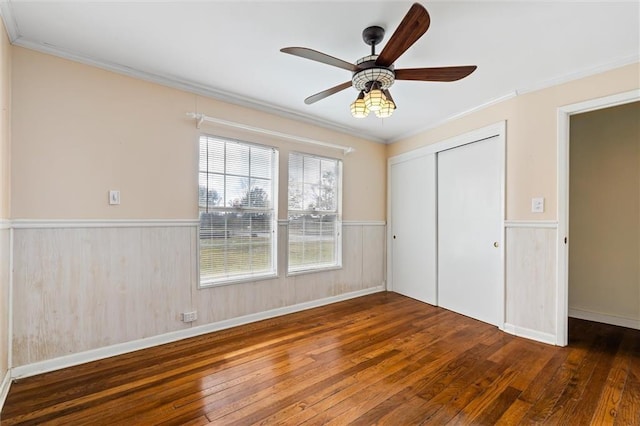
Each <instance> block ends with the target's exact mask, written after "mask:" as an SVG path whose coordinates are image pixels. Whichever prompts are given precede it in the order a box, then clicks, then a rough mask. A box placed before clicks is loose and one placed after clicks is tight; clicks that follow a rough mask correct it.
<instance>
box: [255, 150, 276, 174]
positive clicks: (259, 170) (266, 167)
mask: <svg viewBox="0 0 640 426" xmlns="http://www.w3.org/2000/svg"><path fill="white" fill-rule="evenodd" d="M272 155H273V152H272V150H271V149H264V148H252V149H251V176H252V177H257V178H264V179H271V177H272V171H273V170H272V168H271V156H272Z"/></svg>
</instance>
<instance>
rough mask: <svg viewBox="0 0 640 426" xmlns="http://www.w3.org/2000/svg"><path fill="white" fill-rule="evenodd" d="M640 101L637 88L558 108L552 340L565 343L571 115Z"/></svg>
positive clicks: (567, 309)
mask: <svg viewBox="0 0 640 426" xmlns="http://www.w3.org/2000/svg"><path fill="white" fill-rule="evenodd" d="M636 101H640V90H632V91H629V92H625V93H620V94H616V95H612V96H607V97H604V98H599V99H594V100H589V101H586V102H580V103H577V104H573V105H567V106H564V107H561V108H559V109H558V241H557V244H558V250H557V255H558V259H557V265H558V278H557V283H558V285H557V291H556V303H557V305H556V307H557V308H556V313H557V314H556V344H557V345H559V346H566V345H567V343H568V316H569V248H570V244H571V241H572V238H571V236H570V235H569V218H570V217H569V206H570V200H569V178H570V176H569V173H570V154H569V152H570V147H569V144H570V124H571V116H573V115H576V114H581V113H586V112H590V111H596V110H601V109H605V108H611V107H615V106H619V105H624V104H628V103H632V102H636Z"/></svg>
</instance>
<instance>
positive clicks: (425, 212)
mask: <svg viewBox="0 0 640 426" xmlns="http://www.w3.org/2000/svg"><path fill="white" fill-rule="evenodd" d="M435 158H436V156H435V154H430V155H425V156H422V157H418V158H412V159H409V160H406V161H402V162H398V163H395V164H392V165H391V167H390V170H389V175H390V176H389V177H390V186H391V188H390V214H391V221H390V223H391V268H390V273H391V275H390V279H391V285H390V289H391V290H393V291H394V292H396V293H400V294H404V295H405V296H409V297H412V298H414V299H417V300H420V301H422V302H426V303H430V304H432V305H435V304H436V302H437V300H436V206H435V200H436V163H435Z"/></svg>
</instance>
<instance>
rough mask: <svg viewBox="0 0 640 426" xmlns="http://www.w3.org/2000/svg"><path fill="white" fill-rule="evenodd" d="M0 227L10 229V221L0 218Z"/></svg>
mask: <svg viewBox="0 0 640 426" xmlns="http://www.w3.org/2000/svg"><path fill="white" fill-rule="evenodd" d="M0 229H11V221H10V220H9V219H0Z"/></svg>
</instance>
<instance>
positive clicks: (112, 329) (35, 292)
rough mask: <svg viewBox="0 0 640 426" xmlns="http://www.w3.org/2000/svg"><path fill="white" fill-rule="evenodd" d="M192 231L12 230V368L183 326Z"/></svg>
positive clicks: (191, 283)
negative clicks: (181, 318)
mask: <svg viewBox="0 0 640 426" xmlns="http://www.w3.org/2000/svg"><path fill="white" fill-rule="evenodd" d="M195 232H196V228H195V227H137V228H136V227H125V228H113V227H100V228H40V229H15V230H14V272H13V366H21V365H25V364H30V363H34V362H38V361H43V360H47V359H51V358H56V357H61V356H65V355H69V354H74V353H78V352H82V351H87V350H91V349H96V348H99V347H104V346H109V345H114V344H118V343H122V342H127V341H131V340H136V339H143V338H147V337H151V336H155V335H159V334H163V333H168V332H171V331H176V330H180V329H183V328H187V327H189V325H188V324H184V323H183V322H182V321H180V313H181V312H183V311H184V310H185V309H189V308H190V306H191V287H193V286H194V285H195V281H194V279H195V277H194V274H193V270H192V268H191V265H192V262H191V256H192V255H193V254H192V252H193V248H192V241H193V240H194V239H195Z"/></svg>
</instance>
